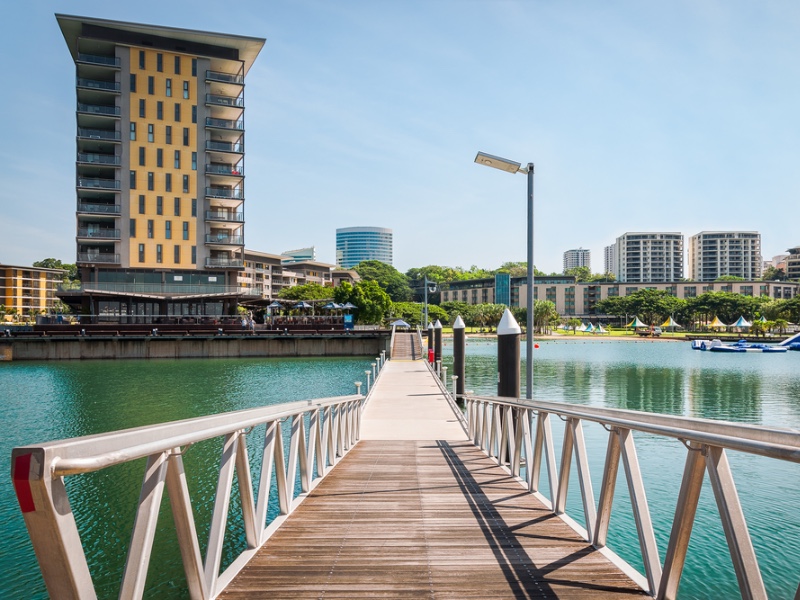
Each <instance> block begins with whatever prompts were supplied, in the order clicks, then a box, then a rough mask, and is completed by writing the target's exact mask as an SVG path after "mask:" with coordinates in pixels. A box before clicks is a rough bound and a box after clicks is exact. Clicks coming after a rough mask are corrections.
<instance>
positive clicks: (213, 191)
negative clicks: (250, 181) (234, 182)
mask: <svg viewBox="0 0 800 600" xmlns="http://www.w3.org/2000/svg"><path fill="white" fill-rule="evenodd" d="M206 198H230V199H232V200H242V199H244V191H243V190H241V189H238V188H237V189H234V190H230V189H228V188H214V187H208V188H206Z"/></svg>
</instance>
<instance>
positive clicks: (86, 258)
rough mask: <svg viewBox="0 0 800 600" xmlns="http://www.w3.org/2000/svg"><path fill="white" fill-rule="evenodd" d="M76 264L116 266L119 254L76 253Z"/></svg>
mask: <svg viewBox="0 0 800 600" xmlns="http://www.w3.org/2000/svg"><path fill="white" fill-rule="evenodd" d="M78 262H79V263H107V264H118V263H119V254H95V253H93V252H78Z"/></svg>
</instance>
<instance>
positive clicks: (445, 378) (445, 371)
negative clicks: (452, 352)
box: [441, 365, 447, 389]
mask: <svg viewBox="0 0 800 600" xmlns="http://www.w3.org/2000/svg"><path fill="white" fill-rule="evenodd" d="M441 376H442V383H443V384H444V385H445V389H446V388H447V367H445V366H444V365H442V372H441Z"/></svg>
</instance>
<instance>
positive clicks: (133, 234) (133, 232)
mask: <svg viewBox="0 0 800 600" xmlns="http://www.w3.org/2000/svg"><path fill="white" fill-rule="evenodd" d="M129 223H130V235H131V237H132V238H135V237H136V219H131V220H130V221H129Z"/></svg>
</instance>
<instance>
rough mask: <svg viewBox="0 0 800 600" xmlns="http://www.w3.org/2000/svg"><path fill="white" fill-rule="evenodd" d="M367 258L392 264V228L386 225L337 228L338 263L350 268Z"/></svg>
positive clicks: (340, 265)
mask: <svg viewBox="0 0 800 600" xmlns="http://www.w3.org/2000/svg"><path fill="white" fill-rule="evenodd" d="M365 260H379V261H381V262H383V263H386V264H387V265H391V264H392V230H391V229H387V228H386V227H342V228H340V229H337V230H336V265H337V266H339V267H342V268H343V269H350V268H351V267H355V266H356V265H358V264H359V263H361V262H363V261H365Z"/></svg>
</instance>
